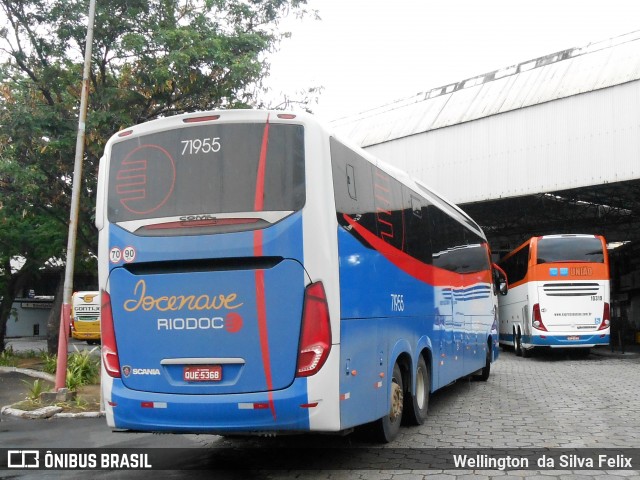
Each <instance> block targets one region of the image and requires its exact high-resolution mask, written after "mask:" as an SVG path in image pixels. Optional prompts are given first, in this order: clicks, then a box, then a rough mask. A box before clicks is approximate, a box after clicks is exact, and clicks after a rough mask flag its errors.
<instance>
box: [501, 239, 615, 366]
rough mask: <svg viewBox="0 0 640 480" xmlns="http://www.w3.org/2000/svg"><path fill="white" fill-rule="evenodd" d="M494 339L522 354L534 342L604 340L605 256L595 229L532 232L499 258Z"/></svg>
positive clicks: (589, 343) (564, 344)
mask: <svg viewBox="0 0 640 480" xmlns="http://www.w3.org/2000/svg"><path fill="white" fill-rule="evenodd" d="M498 265H499V266H500V267H501V268H502V269H503V270H504V271H505V272H506V275H507V278H508V281H509V292H508V294H507V295H505V296H502V297H500V343H501V344H504V345H509V346H512V347H513V348H514V351H515V353H516V355H522V356H524V357H526V356H528V355H529V353H531V350H532V349H534V348H537V347H550V348H579V349H583V350H582V351H583V352H584V353H588V351H589V349H590V348H591V347H594V346H597V345H608V344H609V334H610V327H609V324H610V304H609V257H608V255H607V246H606V242H605V240H604V238H603V237H601V236H599V235H545V236H542V237H533V238H530V239H529V240H527V241H526V242H524V243H523V244H522V245H520V246H519V247H518V248H516V249H515V250H513V251H512V252H510V253H508V254H507V255H506V256H505V257H504V258H502V259H501V260H500V261H499V262H498Z"/></svg>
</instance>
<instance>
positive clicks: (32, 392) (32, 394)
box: [22, 378, 46, 402]
mask: <svg viewBox="0 0 640 480" xmlns="http://www.w3.org/2000/svg"><path fill="white" fill-rule="evenodd" d="M22 383H24V384H25V385H26V386H27V387H28V389H29V391H28V392H27V399H28V400H30V401H32V402H39V401H40V394H41V393H42V392H45V391H46V390H45V383H44V382H43V381H42V380H40V379H39V378H37V379H36V380H34V381H33V383H31V382H29V381H28V380H22Z"/></svg>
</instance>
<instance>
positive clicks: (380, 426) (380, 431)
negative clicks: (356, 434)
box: [374, 363, 404, 443]
mask: <svg viewBox="0 0 640 480" xmlns="http://www.w3.org/2000/svg"><path fill="white" fill-rule="evenodd" d="M403 399H404V384H403V382H402V372H401V371H400V366H399V365H398V364H397V363H396V364H395V365H394V366H393V375H392V377H391V385H390V388H389V413H388V414H387V415H385V416H384V417H382V418H380V419H378V420H376V421H375V422H374V435H375V437H376V439H377V440H378V441H379V442H381V443H389V442H391V441H392V440H393V439H394V438H396V435H398V432H399V431H400V424H401V422H402V412H403V406H404V405H403V404H404V401H403Z"/></svg>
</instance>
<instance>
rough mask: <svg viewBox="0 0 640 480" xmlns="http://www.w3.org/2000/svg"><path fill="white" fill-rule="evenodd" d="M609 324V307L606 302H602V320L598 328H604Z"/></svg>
mask: <svg viewBox="0 0 640 480" xmlns="http://www.w3.org/2000/svg"><path fill="white" fill-rule="evenodd" d="M609 325H611V308H610V307H609V304H608V303H607V302H604V310H603V312H602V322H600V326H599V327H598V330H606V329H607V328H609Z"/></svg>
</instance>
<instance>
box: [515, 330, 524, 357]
mask: <svg viewBox="0 0 640 480" xmlns="http://www.w3.org/2000/svg"><path fill="white" fill-rule="evenodd" d="M513 351H514V352H515V354H516V357H521V356H522V338H521V337H520V332H519V331H518V332H514V333H513Z"/></svg>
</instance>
